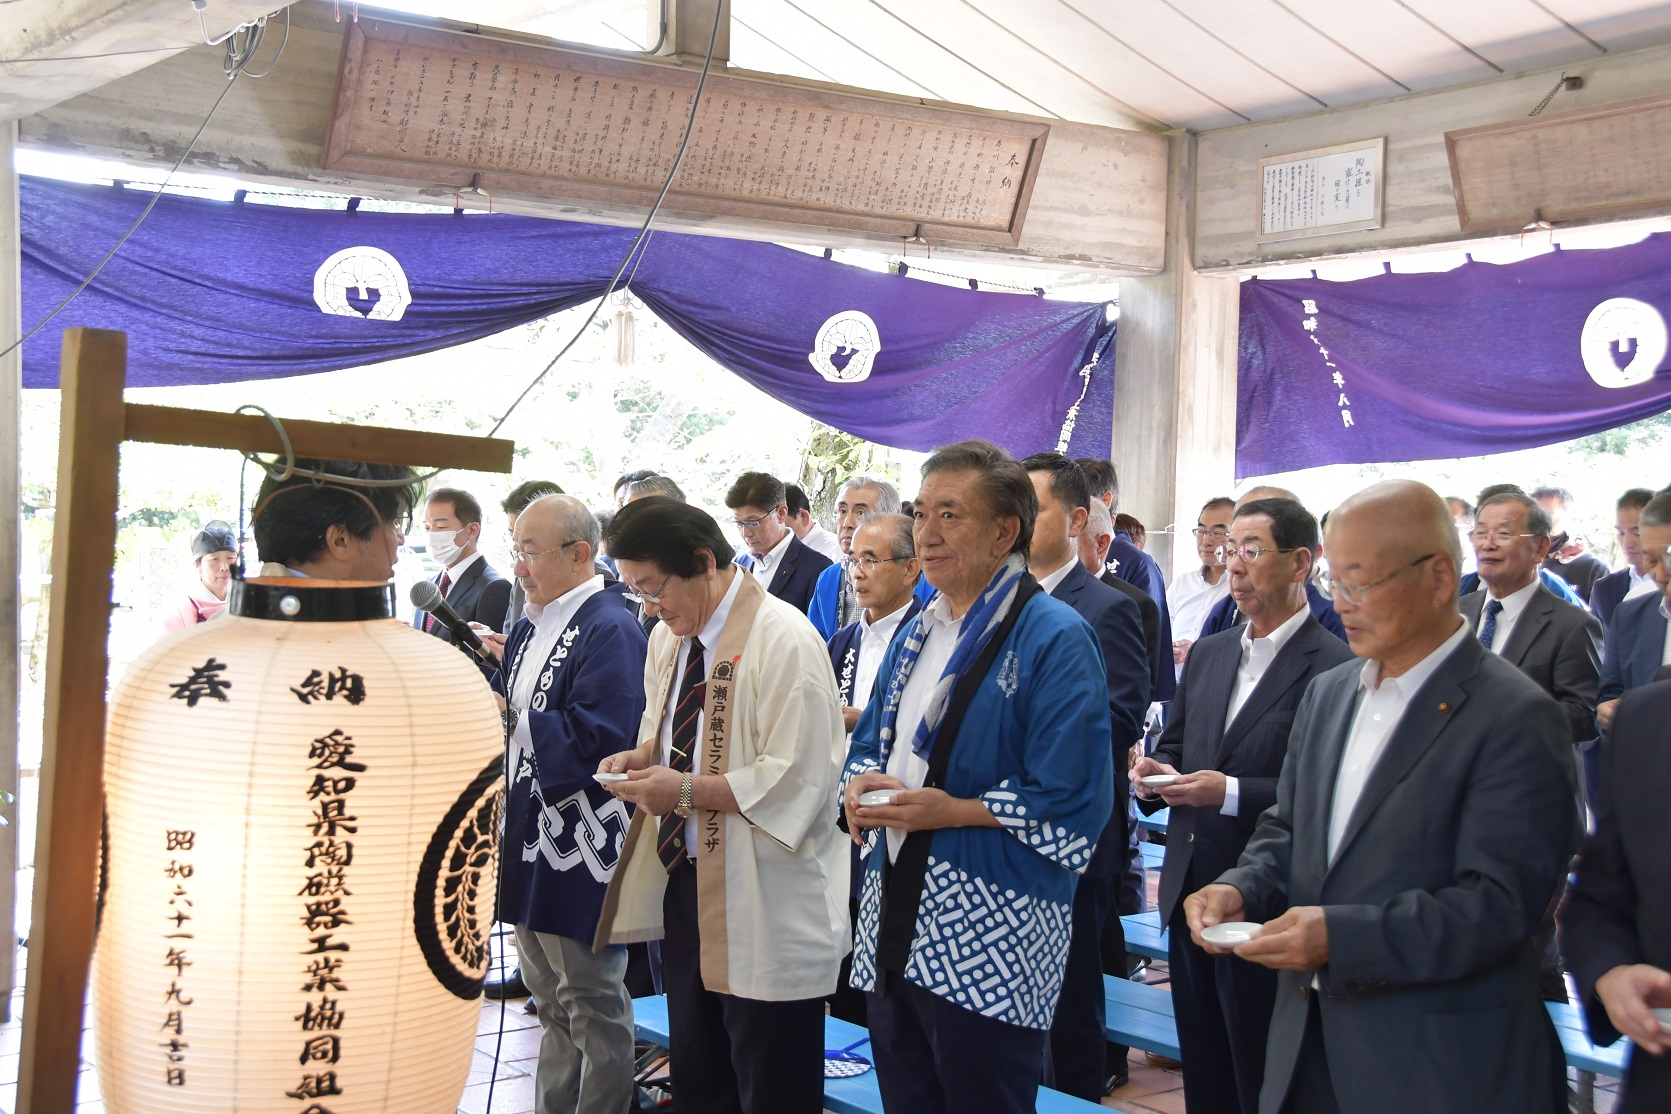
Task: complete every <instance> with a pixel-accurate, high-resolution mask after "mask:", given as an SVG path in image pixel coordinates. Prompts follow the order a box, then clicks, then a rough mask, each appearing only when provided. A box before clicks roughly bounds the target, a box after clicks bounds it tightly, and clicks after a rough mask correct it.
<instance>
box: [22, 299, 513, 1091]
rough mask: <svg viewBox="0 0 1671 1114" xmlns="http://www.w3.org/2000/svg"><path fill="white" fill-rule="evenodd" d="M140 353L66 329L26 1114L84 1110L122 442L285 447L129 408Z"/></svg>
mask: <svg viewBox="0 0 1671 1114" xmlns="http://www.w3.org/2000/svg"><path fill="white" fill-rule="evenodd" d="M127 352H128V340H127V336H126V334H123V333H119V332H110V331H107V330H103V329H79V328H77V329H66V330H65V331H64V347H63V356H62V364H61V367H62V371H61V374H60V383H59V386H60V387H61V389H62V391H63V402H62V409H61V428H60V433H59V444H58V499H57V512H56V515H55V518H54V522H53V531H52V585H53V590H52V600H51V608H50V612H49V625H48V641H47V659H46V725H45V727H46V730H45V738H44V739H43V747H42V752H41V774H40V805H39V822H38V824H37V825H36V831H37V833H38V834H37V835H36V840H35V888H34V891H35V892H34V914H33V928H32V929H31V930H30V933H29V963H28V976H27V981H26V984H25V985H26V990H25V994H24V1001H23V1051H22V1058H21V1061H20V1063H19V1076H18V1106H17V1109H18V1112H19V1114H74V1109H75V1101H76V1081H77V1076H78V1074H79V1072H80V1068H81V1030H82V1013H83V1004H84V1003H85V1001H86V998H87V979H88V967H89V964H90V962H91V960H92V956H93V919H94V902H95V899H96V890H97V878H96V869H97V861H98V854H99V830H100V817H101V816H102V815H103V812H104V733H105V688H106V684H107V681H108V677H107V674H108V671H109V666H110V661H109V654H108V649H107V643H108V641H109V637H110V608H111V593H112V574H113V570H114V566H115V553H116V502H117V500H116V496H117V467H118V454H119V450H120V448H121V444H122V442H123V441H142V442H149V443H152V444H161V445H195V446H200V447H205V448H215V449H237V450H240V451H243V452H261V453H282V452H283V451H284V446H283V445H282V444H281V442H280V439H279V434H278V430H277V429H276V428H274V426H273V424H272V423H271V422H270V421H268V419H267V418H265V417H263V416H261V415H245V414H217V413H212V412H208V411H203V410H183V409H178V408H175V407H167V406H141V405H137V404H131V403H125V402H123V401H122V391H123V389H124V387H125V386H126V383H127ZM284 429H285V432H286V433H287V434H288V436H289V438H290V447H291V449H292V450H293V452H294V453H295V455H296V456H298V457H313V458H319V459H326V460H356V461H363V462H366V463H371V464H404V465H410V466H415V467H432V468H458V469H465V470H469V471H475V472H509V471H510V470H511V457H512V450H513V449H514V447H515V446H514V444H513V442H510V441H506V440H499V439H494V438H485V437H457V436H452V435H448V434H440V433H419V432H416V431H413V430H404V429H386V428H380V427H376V426H356V425H338V424H335V423H331V422H305V421H286V422H285V423H284Z"/></svg>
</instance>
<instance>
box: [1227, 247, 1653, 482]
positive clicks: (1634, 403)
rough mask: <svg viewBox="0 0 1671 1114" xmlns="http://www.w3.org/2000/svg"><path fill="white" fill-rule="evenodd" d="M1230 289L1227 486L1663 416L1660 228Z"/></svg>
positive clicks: (1563, 436) (1543, 440)
mask: <svg viewBox="0 0 1671 1114" xmlns="http://www.w3.org/2000/svg"><path fill="white" fill-rule="evenodd" d="M1241 295H1242V298H1241V301H1242V319H1241V360H1240V366H1239V369H1238V373H1237V390H1236V396H1237V397H1236V473H1237V475H1238V477H1245V476H1258V475H1265V474H1268V473H1272V472H1286V471H1289V470H1291V469H1295V468H1309V467H1312V466H1314V465H1319V464H1366V463H1391V462H1399V461H1410V460H1435V459H1445V458H1450V457H1464V456H1479V455H1484V454H1487V453H1500V452H1507V451H1509V450H1511V449H1528V448H1535V447H1537V446H1539V445H1550V444H1554V443H1556V442H1559V441H1566V440H1570V439H1572V438H1574V437H1582V436H1584V435H1586V434H1590V433H1597V432H1600V431H1602V430H1606V429H1613V428H1615V427H1617V426H1621V425H1625V424H1627V423H1630V422H1634V421H1638V420H1640V419H1642V418H1646V417H1651V416H1652V415H1654V414H1658V413H1660V412H1662V411H1664V410H1668V409H1671V360H1668V359H1667V355H1668V352H1671V347H1668V344H1667V322H1671V236H1668V235H1665V234H1658V235H1654V236H1650V237H1649V238H1648V239H1646V240H1644V241H1642V242H1641V243H1638V244H1631V245H1629V246H1626V247H1618V248H1608V249H1605V250H1583V251H1580V250H1573V249H1568V250H1565V251H1555V252H1551V253H1549V254H1547V255H1540V256H1537V257H1535V258H1532V259H1527V260H1523V261H1521V262H1518V263H1509V264H1503V265H1496V264H1489V263H1474V262H1469V263H1467V264H1464V265H1463V266H1461V267H1458V268H1456V269H1455V270H1452V271H1446V272H1442V273H1438V274H1412V275H1396V274H1385V275H1376V276H1375V277H1373V278H1367V279H1360V280H1358V281H1356V282H1325V281H1322V280H1319V279H1290V280H1281V281H1259V280H1257V279H1255V280H1250V281H1248V282H1244V283H1243V284H1242V291H1241Z"/></svg>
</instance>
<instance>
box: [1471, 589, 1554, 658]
mask: <svg viewBox="0 0 1671 1114" xmlns="http://www.w3.org/2000/svg"><path fill="white" fill-rule="evenodd" d="M1482 583H1484V582H1483V581H1482ZM1542 583H1543V578H1542V577H1540V576H1533V577H1532V582H1531V583H1530V584H1528V585H1526V587H1524V588H1517V589H1515V590H1514V591H1512V592H1510V593H1509V594H1508V595H1506V596H1504V597H1503V598H1502V599H1500V600H1497V602H1498V603H1500V604H1502V605H1503V610H1502V611H1500V612H1498V613H1497V630H1496V631H1495V632H1494V633H1493V634H1492V636H1491V647H1490V648H1491V652H1492V653H1493V654H1496V655H1497V656H1498V657H1502V656H1503V647H1504V646H1507V645H1508V644H1509V635H1511V634H1513V633H1514V624H1515V622H1516V621H1517V620H1518V619H1519V618H1520V613H1521V612H1522V611H1525V610H1526V604H1527V601H1529V600H1530V599H1531V598H1532V596H1533V595H1534V594H1535V593H1536V592H1537V590H1538V585H1540V584H1542ZM1494 599H1497V597H1496V596H1494V595H1492V593H1491V586H1490V585H1489V584H1486V585H1485V602H1484V603H1482V604H1480V621H1479V623H1478V625H1476V626H1475V627H1474V633H1475V634H1476V635H1477V634H1479V633H1480V632H1481V631H1483V630H1485V609H1486V608H1488V607H1490V606H1491V601H1492V600H1494Z"/></svg>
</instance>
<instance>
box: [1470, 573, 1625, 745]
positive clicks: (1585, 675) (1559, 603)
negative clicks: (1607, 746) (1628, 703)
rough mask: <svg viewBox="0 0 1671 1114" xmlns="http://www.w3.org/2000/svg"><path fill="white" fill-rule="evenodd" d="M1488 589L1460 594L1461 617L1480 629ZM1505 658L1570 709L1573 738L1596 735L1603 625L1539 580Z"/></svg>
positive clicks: (1516, 623)
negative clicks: (1461, 595)
mask: <svg viewBox="0 0 1671 1114" xmlns="http://www.w3.org/2000/svg"><path fill="white" fill-rule="evenodd" d="M1486 598H1487V597H1486V590H1485V589H1484V588H1481V589H1480V590H1479V591H1477V592H1470V593H1468V594H1467V595H1466V596H1463V597H1462V600H1461V604H1460V605H1461V608H1462V618H1463V619H1465V620H1467V622H1468V626H1469V629H1471V630H1475V631H1477V630H1479V626H1480V615H1481V613H1482V609H1483V608H1484V607H1485V601H1486ZM1500 656H1501V657H1502V659H1503V660H1504V661H1506V662H1508V663H1509V664H1510V665H1512V666H1515V667H1516V668H1518V669H1519V670H1520V672H1522V673H1524V674H1526V676H1528V677H1530V678H1531V679H1532V681H1533V683H1535V684H1536V685H1537V686H1538V688H1540V689H1542V690H1543V691H1544V692H1546V693H1548V694H1549V695H1550V696H1552V697H1554V698H1555V702H1556V703H1557V704H1559V705H1560V706H1561V710H1562V711H1563V712H1565V713H1566V714H1567V726H1568V727H1569V728H1570V729H1571V730H1572V741H1573V742H1575V743H1583V742H1588V741H1589V740H1590V739H1593V738H1595V737H1596V690H1597V689H1599V688H1600V687H1601V624H1600V623H1598V622H1596V617H1595V616H1594V615H1591V614H1590V613H1589V612H1588V611H1585V610H1584V609H1583V608H1582V607H1574V606H1573V605H1572V604H1570V603H1568V602H1567V601H1566V600H1563V599H1561V598H1560V597H1558V596H1557V595H1555V593H1554V592H1551V591H1550V590H1549V589H1548V588H1546V587H1544V586H1543V585H1542V584H1541V583H1540V584H1539V585H1538V587H1537V591H1535V592H1533V593H1532V595H1531V597H1530V598H1529V599H1527V601H1526V607H1525V610H1523V611H1522V612H1521V613H1520V617H1519V618H1518V619H1516V620H1515V621H1514V629H1513V630H1511V631H1510V632H1509V640H1508V642H1507V643H1505V644H1504V646H1503V648H1502V653H1501V655H1500Z"/></svg>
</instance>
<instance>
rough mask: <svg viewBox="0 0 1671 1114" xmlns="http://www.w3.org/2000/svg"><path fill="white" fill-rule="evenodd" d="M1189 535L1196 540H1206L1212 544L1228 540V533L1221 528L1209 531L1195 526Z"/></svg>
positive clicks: (1217, 527) (1203, 527)
mask: <svg viewBox="0 0 1671 1114" xmlns="http://www.w3.org/2000/svg"><path fill="white" fill-rule="evenodd" d="M1190 533H1192V534H1194V535H1195V536H1196V537H1198V538H1206V539H1207V540H1208V541H1213V542H1222V541H1229V540H1230V531H1228V530H1226V529H1224V527H1222V526H1214V527H1212V528H1211V529H1208V528H1207V527H1205V526H1197V527H1195V529H1193V530H1191V531H1190Z"/></svg>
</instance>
